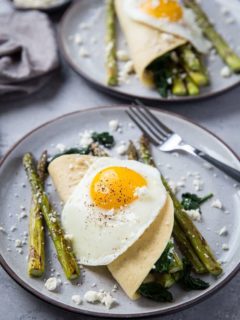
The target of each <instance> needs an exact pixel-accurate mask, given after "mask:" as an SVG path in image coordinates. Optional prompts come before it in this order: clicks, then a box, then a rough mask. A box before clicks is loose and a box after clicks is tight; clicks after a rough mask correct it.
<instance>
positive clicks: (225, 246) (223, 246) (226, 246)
mask: <svg viewBox="0 0 240 320" xmlns="http://www.w3.org/2000/svg"><path fill="white" fill-rule="evenodd" d="M222 249H223V250H224V251H228V250H229V246H228V245H227V244H226V243H224V244H223V245H222Z"/></svg>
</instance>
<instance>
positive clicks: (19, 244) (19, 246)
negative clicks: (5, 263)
mask: <svg viewBox="0 0 240 320" xmlns="http://www.w3.org/2000/svg"><path fill="white" fill-rule="evenodd" d="M22 246H23V244H22V241H21V240H19V239H16V240H15V247H16V248H22Z"/></svg>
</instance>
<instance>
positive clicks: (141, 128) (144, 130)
mask: <svg viewBox="0 0 240 320" xmlns="http://www.w3.org/2000/svg"><path fill="white" fill-rule="evenodd" d="M125 112H126V114H127V115H128V116H129V118H130V119H132V121H133V122H134V123H135V125H136V126H137V127H138V128H139V129H140V130H141V131H142V132H143V133H144V134H145V135H146V137H148V139H149V140H150V141H151V142H152V143H153V144H154V145H155V146H159V143H158V142H157V140H155V139H154V138H153V136H152V135H151V134H149V132H148V131H147V130H146V129H145V128H144V127H143V126H142V125H141V123H140V122H139V120H136V119H135V117H134V116H133V115H132V114H131V113H130V112H129V111H127V110H126V111H125Z"/></svg>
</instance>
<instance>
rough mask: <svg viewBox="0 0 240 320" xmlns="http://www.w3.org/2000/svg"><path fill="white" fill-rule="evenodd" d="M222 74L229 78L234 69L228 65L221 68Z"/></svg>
mask: <svg viewBox="0 0 240 320" xmlns="http://www.w3.org/2000/svg"><path fill="white" fill-rule="evenodd" d="M220 74H221V76H222V77H223V78H229V77H230V76H231V75H232V71H231V69H230V68H229V67H228V66H225V67H223V68H222V69H221V71H220Z"/></svg>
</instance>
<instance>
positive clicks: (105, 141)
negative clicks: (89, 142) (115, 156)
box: [92, 132, 115, 149]
mask: <svg viewBox="0 0 240 320" xmlns="http://www.w3.org/2000/svg"><path fill="white" fill-rule="evenodd" d="M92 139H93V141H94V142H98V143H99V144H101V145H102V146H104V147H105V148H108V149H111V148H112V147H113V146H114V143H115V141H114V137H113V136H112V135H110V134H109V133H108V132H102V133H97V132H94V133H93V134H92Z"/></svg>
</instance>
